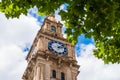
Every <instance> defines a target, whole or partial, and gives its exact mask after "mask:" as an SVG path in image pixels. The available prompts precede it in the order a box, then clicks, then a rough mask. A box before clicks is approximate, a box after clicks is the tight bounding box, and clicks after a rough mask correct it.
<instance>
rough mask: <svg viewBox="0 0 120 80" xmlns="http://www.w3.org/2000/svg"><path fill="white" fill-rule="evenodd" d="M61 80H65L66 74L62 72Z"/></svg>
mask: <svg viewBox="0 0 120 80" xmlns="http://www.w3.org/2000/svg"><path fill="white" fill-rule="evenodd" d="M61 80H65V74H64V73H63V72H61Z"/></svg>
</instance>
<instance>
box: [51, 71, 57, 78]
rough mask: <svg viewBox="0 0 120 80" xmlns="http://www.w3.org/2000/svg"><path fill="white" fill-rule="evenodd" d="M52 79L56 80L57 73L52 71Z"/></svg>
mask: <svg viewBox="0 0 120 80" xmlns="http://www.w3.org/2000/svg"><path fill="white" fill-rule="evenodd" d="M52 78H56V71H55V70H52Z"/></svg>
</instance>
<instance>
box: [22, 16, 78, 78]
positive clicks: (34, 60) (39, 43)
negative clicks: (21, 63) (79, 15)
mask: <svg viewBox="0 0 120 80" xmlns="http://www.w3.org/2000/svg"><path fill="white" fill-rule="evenodd" d="M62 26H63V25H62V24H61V23H60V22H57V21H56V19H55V16H54V15H53V14H51V15H49V16H47V17H46V18H45V20H44V22H43V25H42V26H41V29H40V30H39V31H38V34H37V36H36V37H35V39H34V42H33V44H32V46H31V49H30V51H29V53H28V55H27V57H26V60H27V62H28V65H27V68H26V70H25V72H24V74H23V77H22V79H23V80H77V75H78V74H79V71H78V69H79V65H78V64H77V61H76V57H75V50H74V45H72V44H71V43H69V42H67V40H66V39H65V38H64V37H63V34H62Z"/></svg>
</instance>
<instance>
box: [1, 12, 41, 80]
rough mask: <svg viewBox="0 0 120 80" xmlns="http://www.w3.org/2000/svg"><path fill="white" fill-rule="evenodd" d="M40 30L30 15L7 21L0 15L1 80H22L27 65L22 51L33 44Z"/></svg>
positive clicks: (24, 53)
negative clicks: (27, 45)
mask: <svg viewBox="0 0 120 80" xmlns="http://www.w3.org/2000/svg"><path fill="white" fill-rule="evenodd" d="M39 28H40V27H39V25H38V24H37V20H36V19H34V18H32V17H31V16H29V15H28V16H24V15H21V16H20V18H19V19H16V18H15V19H9V20H7V19H6V18H5V16H4V14H3V13H0V80H21V77H22V74H23V72H24V70H25V68H26V65H27V63H26V60H25V57H26V54H27V52H23V50H22V49H23V48H25V47H26V44H32V41H33V39H34V37H35V36H36V33H37V31H38V30H39Z"/></svg>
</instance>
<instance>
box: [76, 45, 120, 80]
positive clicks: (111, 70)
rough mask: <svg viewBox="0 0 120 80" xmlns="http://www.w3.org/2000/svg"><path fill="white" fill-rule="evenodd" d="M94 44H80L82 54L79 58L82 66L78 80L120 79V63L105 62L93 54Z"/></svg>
mask: <svg viewBox="0 0 120 80" xmlns="http://www.w3.org/2000/svg"><path fill="white" fill-rule="evenodd" d="M94 48H95V46H94V45H93V44H89V45H84V44H82V45H80V49H81V52H80V54H81V56H80V57H78V58H77V60H78V63H79V65H81V67H80V73H79V75H78V80H120V76H119V74H120V64H104V62H103V61H102V60H100V59H97V58H95V57H94V55H93V51H92V49H94Z"/></svg>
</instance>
